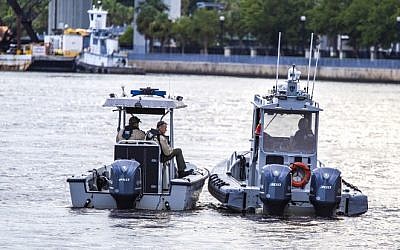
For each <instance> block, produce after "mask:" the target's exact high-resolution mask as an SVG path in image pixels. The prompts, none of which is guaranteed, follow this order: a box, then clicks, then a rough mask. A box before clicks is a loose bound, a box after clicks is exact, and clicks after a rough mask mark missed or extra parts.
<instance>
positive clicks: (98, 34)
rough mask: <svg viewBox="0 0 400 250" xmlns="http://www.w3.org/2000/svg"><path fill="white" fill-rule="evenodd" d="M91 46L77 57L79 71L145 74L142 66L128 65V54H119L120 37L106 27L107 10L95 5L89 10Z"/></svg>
mask: <svg viewBox="0 0 400 250" xmlns="http://www.w3.org/2000/svg"><path fill="white" fill-rule="evenodd" d="M88 13H89V20H90V26H89V31H90V46H89V48H88V49H86V50H85V51H83V52H82V53H81V54H80V55H79V56H78V57H77V59H76V69H77V71H78V72H90V73H114V74H145V71H144V70H143V69H142V68H138V67H136V66H129V65H128V58H127V56H126V55H122V54H119V44H118V38H117V37H115V36H114V35H113V34H112V33H111V32H110V29H109V28H107V27H106V22H107V11H105V10H103V9H102V7H101V6H100V7H99V8H96V7H95V6H94V5H93V7H92V9H91V10H88Z"/></svg>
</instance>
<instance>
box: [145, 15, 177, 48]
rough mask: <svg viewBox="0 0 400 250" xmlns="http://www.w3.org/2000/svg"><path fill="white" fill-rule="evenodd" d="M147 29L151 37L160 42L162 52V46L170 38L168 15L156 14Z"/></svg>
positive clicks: (170, 27) (170, 24) (170, 26)
mask: <svg viewBox="0 0 400 250" xmlns="http://www.w3.org/2000/svg"><path fill="white" fill-rule="evenodd" d="M149 28H150V32H151V36H152V37H153V38H155V39H157V40H158V41H159V42H160V44H161V51H164V44H165V42H168V40H169V39H170V38H171V29H172V22H171V21H170V20H169V19H168V14H167V13H164V12H161V13H158V14H157V16H156V17H155V19H154V21H153V22H151V23H150V27H149Z"/></svg>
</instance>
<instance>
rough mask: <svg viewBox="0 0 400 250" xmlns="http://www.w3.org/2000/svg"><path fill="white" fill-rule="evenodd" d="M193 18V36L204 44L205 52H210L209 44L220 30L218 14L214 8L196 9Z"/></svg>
mask: <svg viewBox="0 0 400 250" xmlns="http://www.w3.org/2000/svg"><path fill="white" fill-rule="evenodd" d="M192 18H193V29H192V31H193V34H192V35H193V37H194V39H195V40H196V41H197V42H198V43H200V44H202V46H203V50H204V54H208V46H209V45H210V44H211V43H213V42H214V41H215V39H216V36H217V32H218V22H219V21H218V20H219V19H218V14H217V12H216V11H214V10H206V9H200V10H196V11H195V12H194V14H193V16H192Z"/></svg>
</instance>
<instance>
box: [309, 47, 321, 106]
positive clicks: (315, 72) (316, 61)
mask: <svg viewBox="0 0 400 250" xmlns="http://www.w3.org/2000/svg"><path fill="white" fill-rule="evenodd" d="M320 46H321V45H320V44H318V46H317V60H315V68H314V79H313V82H312V91H311V100H312V98H313V95H314V84H315V77H316V75H317V66H318V60H319V48H320Z"/></svg>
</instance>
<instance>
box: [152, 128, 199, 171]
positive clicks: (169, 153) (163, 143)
mask: <svg viewBox="0 0 400 250" xmlns="http://www.w3.org/2000/svg"><path fill="white" fill-rule="evenodd" d="M167 125H168V124H167V123H166V122H165V121H159V122H158V123H157V130H156V132H154V131H152V133H154V134H155V135H154V137H153V139H154V140H155V141H156V142H157V143H158V145H160V147H161V162H163V163H164V162H167V161H169V160H171V159H173V158H174V157H175V158H176V163H177V165H178V178H183V177H185V176H188V175H189V174H191V173H192V172H191V171H185V169H186V163H185V159H184V158H183V154H182V150H181V149H180V148H175V149H174V148H172V147H171V146H170V145H169V143H168V138H167V136H166V135H165V132H167Z"/></svg>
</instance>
